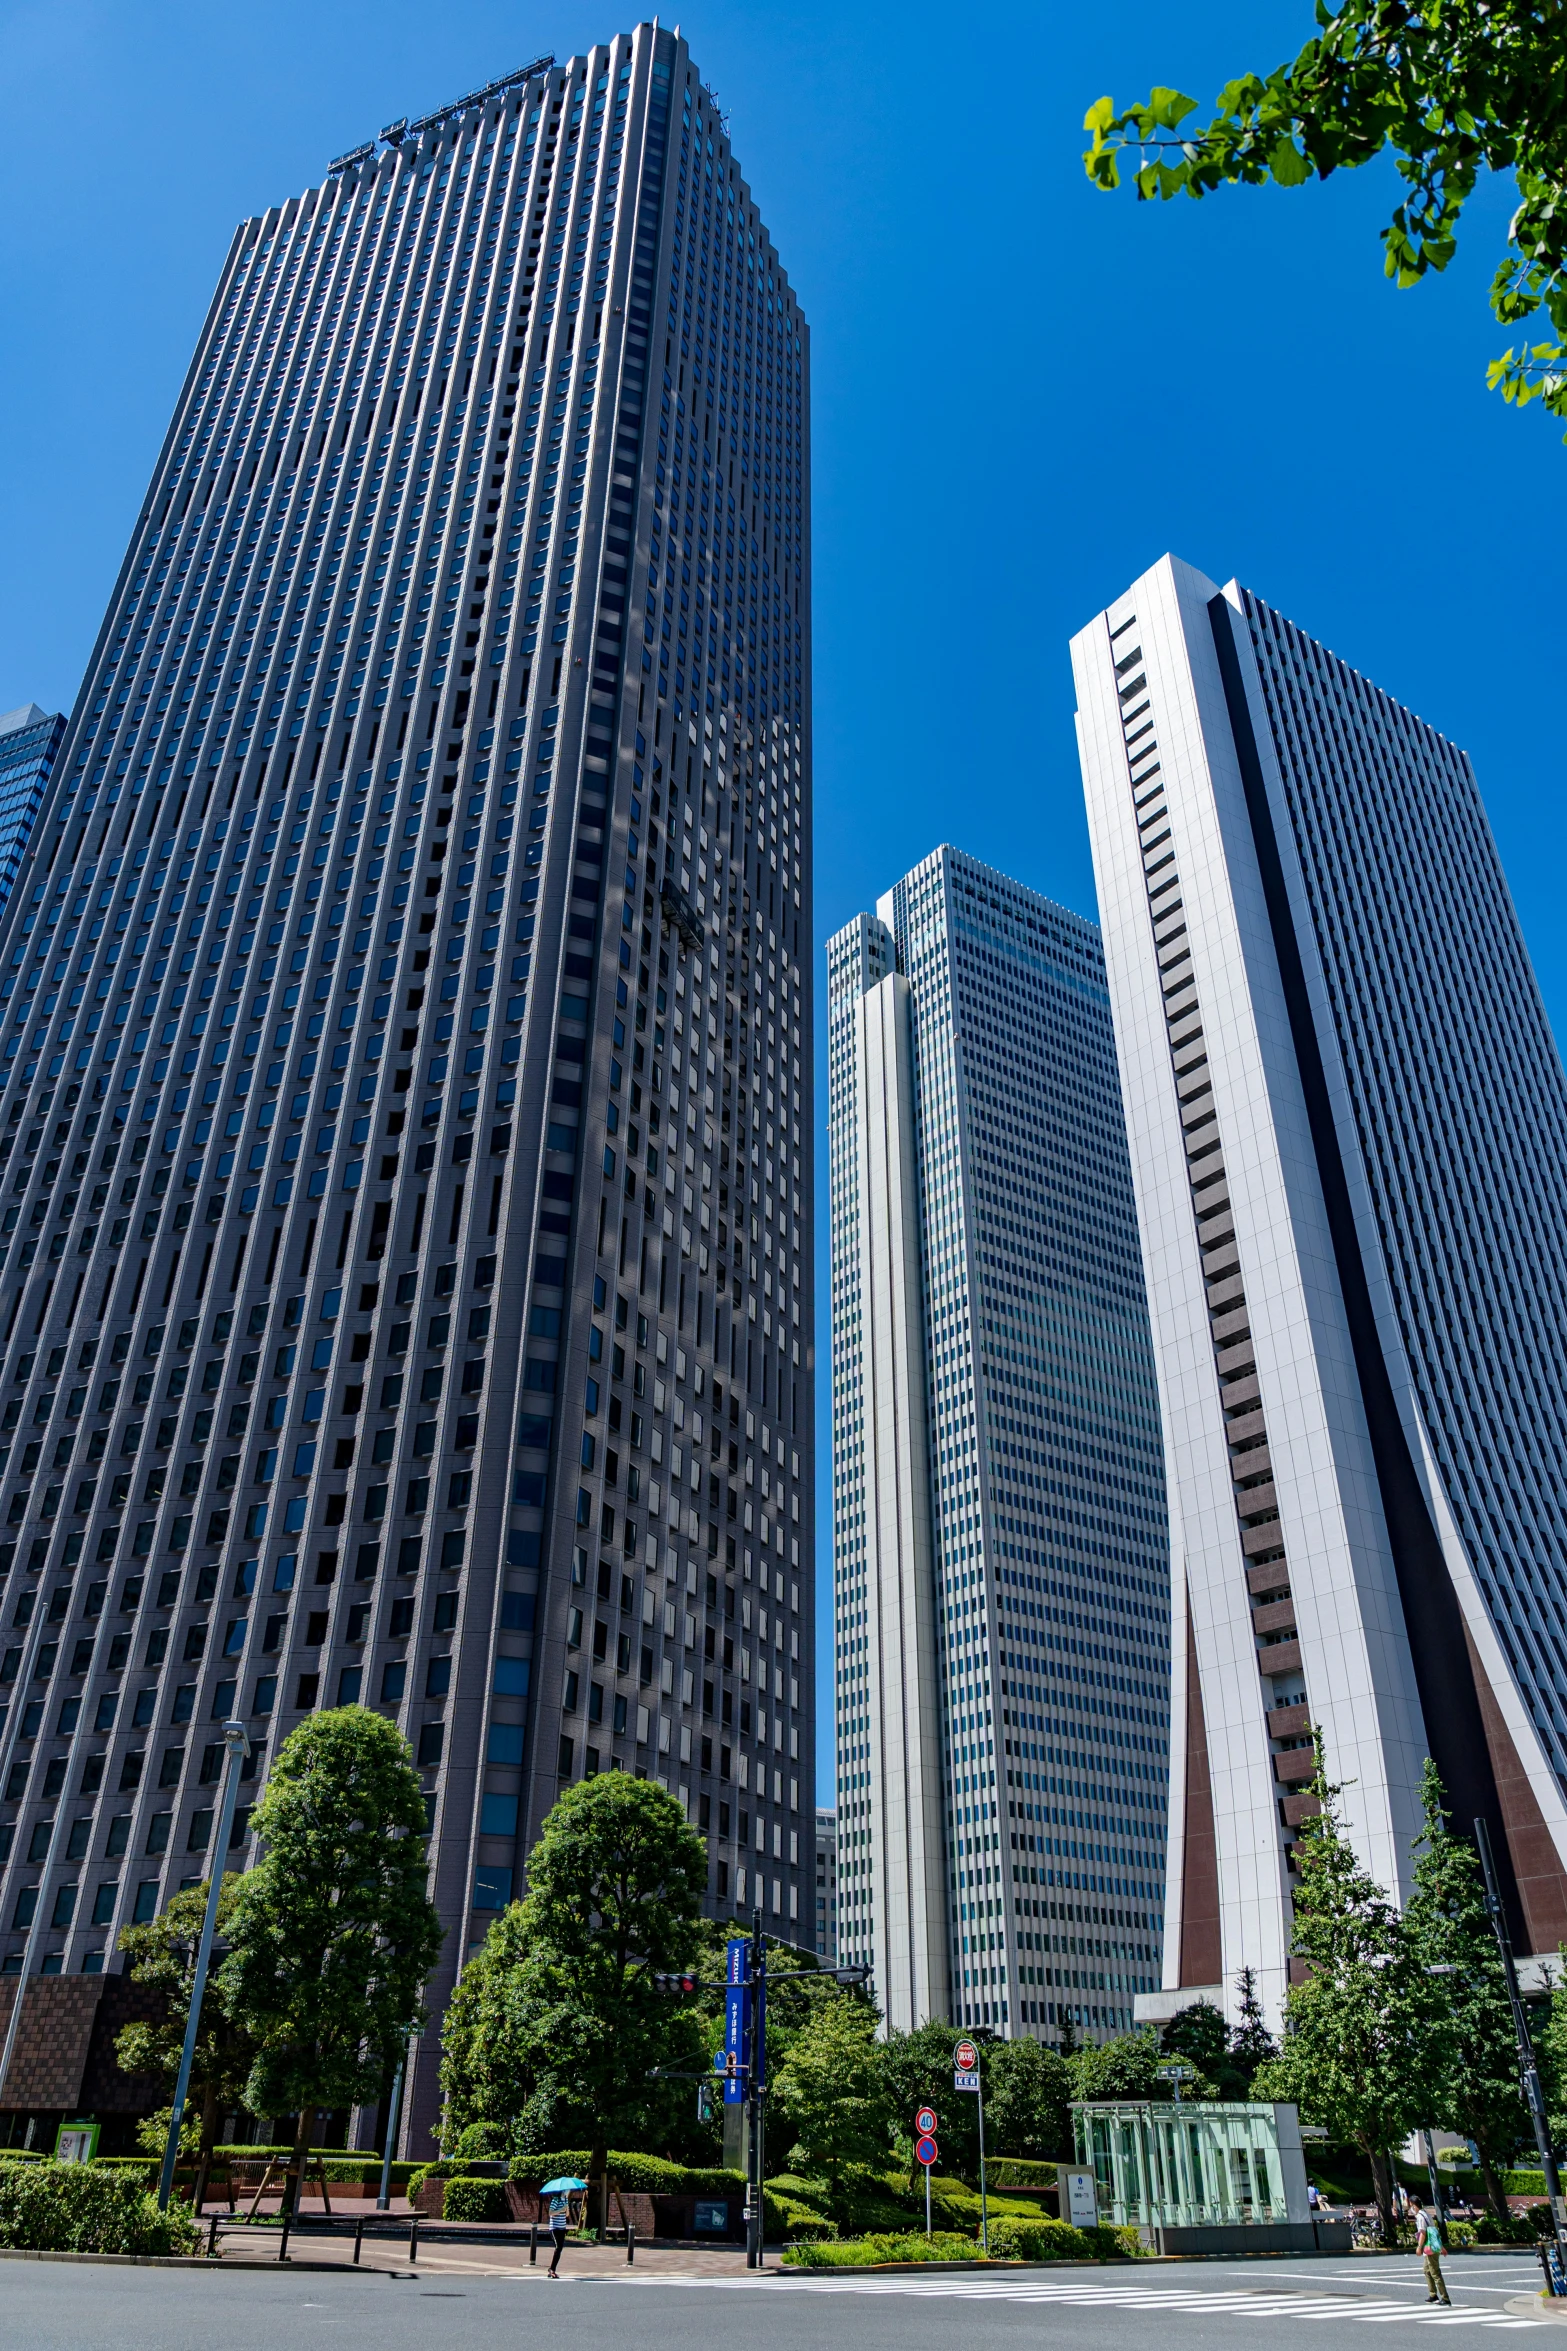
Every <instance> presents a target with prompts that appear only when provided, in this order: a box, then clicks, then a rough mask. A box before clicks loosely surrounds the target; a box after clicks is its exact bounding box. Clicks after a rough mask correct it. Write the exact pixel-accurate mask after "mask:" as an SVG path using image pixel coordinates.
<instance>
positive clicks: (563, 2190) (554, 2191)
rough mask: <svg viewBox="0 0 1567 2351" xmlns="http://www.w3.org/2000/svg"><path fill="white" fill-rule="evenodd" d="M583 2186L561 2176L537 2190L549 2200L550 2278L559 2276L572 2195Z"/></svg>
mask: <svg viewBox="0 0 1567 2351" xmlns="http://www.w3.org/2000/svg"><path fill="white" fill-rule="evenodd" d="M585 2184H586V2183H585V2182H584V2181H582V2180H579V2179H577V2178H575V2177H574V2176H572V2177H568V2176H565V2175H563V2176H562V2177H561V2178H560V2179H558V2180H546V2181H545V2183H544V2185H543V2187H542V2188H541V2189H540V2190H539V2194H540V2195H541V2196H547V2197H548V2199H549V2224H550V2235H551V2237H552V2238H553V2239H554V2243H555V2251H554V2255H553V2257H552V2259H551V2261H550V2270H549V2274H550V2276H551V2277H558V2276H559V2274H560V2257H561V2255H562V2253H563V2252H564V2251H565V2249H566V2231H567V2230H568V2229H569V2228H570V2226H571V2199H572V2194H573V2192H574V2191H575V2190H576V2189H579V2188H581V2187H583V2186H585Z"/></svg>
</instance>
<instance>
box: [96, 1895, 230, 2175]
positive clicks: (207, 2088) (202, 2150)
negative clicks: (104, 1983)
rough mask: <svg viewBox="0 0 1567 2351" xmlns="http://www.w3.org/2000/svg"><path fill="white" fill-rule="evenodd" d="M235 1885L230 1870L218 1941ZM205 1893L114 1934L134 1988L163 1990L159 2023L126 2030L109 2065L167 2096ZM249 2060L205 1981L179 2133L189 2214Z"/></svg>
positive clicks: (219, 1994)
mask: <svg viewBox="0 0 1567 2351" xmlns="http://www.w3.org/2000/svg"><path fill="white" fill-rule="evenodd" d="M239 1885H240V1877H239V1872H238V1871H236V1870H230V1871H228V1872H227V1873H226V1874H225V1876H224V1879H223V1884H222V1886H221V1888H220V1890H219V1893H218V1919H217V1939H218V1941H219V1942H220V1943H222V1942H224V1941H226V1940H227V1937H228V1932H229V1928H230V1926H231V1924H232V1922H233V1917H234V1902H235V1897H236V1896H237V1894H238V1892H239ZM207 1892H208V1888H207V1886H206V1885H205V1884H202V1885H199V1886H187V1887H186V1888H185V1889H184V1890H183V1892H181V1893H178V1894H172V1895H170V1897H169V1899H168V1901H167V1902H166V1903H165V1904H164V1906H163V1908H162V1910H161V1911H160V1912H159V1913H158V1916H157V1917H156V1918H154V1919H149V1920H148V1921H147V1923H146V1924H145V1925H144V1926H126V1927H121V1929H120V1936H119V1948H120V1949H121V1951H123V1952H124V1954H125V1956H126V1958H127V1959H128V1960H129V1961H130V1971H129V1972H130V1978H131V1981H132V1983H134V1984H146V1985H149V1986H150V1987H151V1988H152V1989H154V1990H155V1991H159V1992H161V1993H162V1994H163V1997H164V2000H165V2002H166V2006H165V2008H164V2012H163V2015H162V2016H161V2018H158V2019H156V2020H150V2021H145V2022H138V2023H136V2024H128V2025H127V2026H126V2027H125V2028H124V2030H123V2031H122V2032H121V2033H120V2034H119V2035H118V2037H117V2038H116V2040H115V2044H114V2054H115V2059H116V2062H117V2063H118V2064H119V2066H120V2068H121V2070H122V2071H123V2072H125V2073H139V2074H152V2075H154V2076H155V2077H156V2078H157V2079H158V2080H160V2081H162V2082H164V2083H166V2084H167V2086H168V2088H169V2090H170V2092H171V2093H172V2091H173V2088H174V2084H175V2082H176V2080H177V2079H178V2076H179V2070H180V2054H181V2051H182V2050H183V2048H184V2046H185V2028H186V2025H187V2023H188V2022H189V2019H190V1980H191V1970H192V1968H193V1967H194V1965H195V1960H196V1946H197V1944H198V1943H199V1942H200V1940H201V1929H202V1922H203V1920H204V1919H205V1917H206V1914H207ZM255 2056H256V2049H255V2043H254V2042H253V2041H252V2040H251V2038H250V2036H249V2034H248V2033H246V2032H244V2031H242V2030H241V2028H240V2027H239V2026H238V2025H237V2024H236V2023H235V2021H234V2019H233V2018H232V2017H231V2016H230V2014H229V2012H228V2006H227V2003H226V2001H225V1999H224V1997H223V1989H222V1986H221V1985H220V1984H219V1983H218V1981H217V1980H216V1978H215V1977H212V1976H209V1978H208V1982H207V1990H206V1996H205V1998H204V1999H203V2001H202V2004H201V2023H200V2026H199V2027H198V2029H197V2034H196V2050H195V2056H194V2058H193V2060H192V2063H191V2073H190V2090H189V2093H188V2097H187V2101H186V2107H185V2118H184V2127H183V2128H182V2130H181V2132H180V2144H181V2147H182V2149H183V2148H184V2147H185V2146H186V2145H187V2142H189V2141H191V2140H193V2143H194V2147H195V2150H196V2154H197V2173H196V2196H195V2209H196V2210H197V2211H198V2212H199V2211H200V2210H201V2207H202V2203H203V2200H204V2198H205V2196H206V2192H207V2175H208V2173H209V2172H210V2170H211V2168H212V2149H213V2145H214V2143H215V2141H216V2139H217V2135H218V2125H219V2123H220V2122H221V2120H222V2118H223V2116H224V2115H225V2114H226V2113H227V2112H228V2111H229V2109H230V2108H231V2107H234V2106H237V2105H239V2104H240V2103H241V2102H242V2100H243V2098H244V2094H245V2084H246V2083H247V2081H248V2080H249V2078H250V2069H251V2066H252V2065H253V2064H254V2063H255ZM169 2111H170V2110H169V2109H167V2108H166V2109H165V2110H164V2113H163V2119H162V2129H161V2133H160V2135H159V2137H158V2141H157V2145H156V2147H155V2149H154V2150H152V2151H153V2152H155V2153H157V2154H159V2155H161V2154H162V2152H163V2147H164V2143H165V2141H166V2140H167V2137H168V2129H169Z"/></svg>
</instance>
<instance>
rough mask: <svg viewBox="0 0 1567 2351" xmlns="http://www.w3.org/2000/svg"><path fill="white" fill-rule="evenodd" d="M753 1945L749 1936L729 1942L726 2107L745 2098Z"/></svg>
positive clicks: (737, 1936) (725, 2067)
mask: <svg viewBox="0 0 1567 2351" xmlns="http://www.w3.org/2000/svg"><path fill="white" fill-rule="evenodd" d="M750 1950H751V1943H750V1938H749V1936H747V1935H735V1936H732V1937H731V1938H730V1942H729V1964H728V1966H727V1968H726V1970H725V1979H726V1984H727V1989H726V1990H725V1993H724V2104H725V2105H726V2106H738V2105H740V2104H741V2103H742V2102H743V2100H744V2098H745V2074H744V2071H743V2068H744V2065H745V2037H746V2026H747V2024H748V2022H749V2020H750V2008H751V1994H750V1990H749V1987H748V1986H747V1983H746V1974H747V1969H748V1961H749V1956H750Z"/></svg>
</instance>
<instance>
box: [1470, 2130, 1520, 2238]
mask: <svg viewBox="0 0 1567 2351" xmlns="http://www.w3.org/2000/svg"><path fill="white" fill-rule="evenodd" d="M1475 2152H1476V2153H1477V2154H1478V2156H1479V2158H1480V2177H1481V2179H1482V2181H1483V2182H1484V2183H1485V2200H1486V2202H1487V2204H1489V2206H1490V2207H1491V2212H1492V2215H1493V2217H1494V2218H1495V2219H1497V2220H1500V2221H1503V2222H1505V2221H1507V2220H1510V2219H1511V2217H1512V2207H1511V2206H1510V2205H1509V2203H1508V2201H1507V2190H1506V2189H1505V2188H1504V2187H1503V2185H1502V2183H1501V2181H1500V2179H1499V2178H1498V2177H1497V2175H1496V2172H1495V2171H1494V2170H1493V2168H1492V2164H1491V2158H1490V2156H1489V2155H1488V2154H1487V2153H1486V2151H1485V2149H1484V2148H1483V2147H1477V2148H1476V2150H1475Z"/></svg>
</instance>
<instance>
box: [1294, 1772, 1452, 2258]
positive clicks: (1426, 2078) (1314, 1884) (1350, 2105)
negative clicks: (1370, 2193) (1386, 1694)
mask: <svg viewBox="0 0 1567 2351" xmlns="http://www.w3.org/2000/svg"><path fill="white" fill-rule="evenodd" d="M1309 1787H1310V1793H1311V1794H1313V1795H1314V1796H1315V1797H1316V1798H1317V1802H1318V1806H1319V1809H1318V1811H1317V1812H1316V1813H1315V1814H1313V1815H1312V1816H1310V1817H1309V1818H1308V1819H1306V1820H1304V1821H1302V1823H1301V1825H1300V1829H1299V1831H1298V1832H1297V1835H1296V1840H1295V1855H1296V1860H1297V1863H1298V1865H1299V1870H1300V1883H1299V1886H1298V1888H1297V1891H1296V1895H1295V1951H1296V1954H1297V1956H1298V1957H1300V1958H1301V1959H1303V1960H1304V1961H1305V1963H1306V1973H1305V1976H1304V1979H1303V1981H1301V1982H1300V1983H1298V1984H1292V1985H1291V1986H1290V1988H1289V1991H1288V1993H1287V1994H1286V1996H1285V2003H1284V2042H1283V2046H1282V2048H1281V2049H1280V2051H1279V2054H1278V2056H1277V2057H1276V2058H1274V2059H1273V2060H1272V2061H1271V2062H1270V2063H1268V2064H1265V2065H1262V2066H1259V2067H1258V2069H1257V2072H1256V2075H1255V2077H1254V2079H1253V2083H1252V2094H1253V2096H1254V2097H1257V2098H1264V2099H1269V2098H1276V2099H1292V2100H1293V2101H1294V2102H1295V2104H1296V2105H1297V2106H1298V2107H1299V2108H1300V2110H1301V2115H1302V2118H1303V2119H1304V2120H1305V2121H1308V2122H1315V2123H1322V2124H1324V2125H1325V2126H1326V2128H1327V2131H1328V2134H1329V2136H1330V2138H1332V2139H1335V2140H1337V2141H1338V2142H1339V2143H1340V2144H1341V2145H1348V2146H1353V2147H1356V2148H1358V2149H1359V2150H1360V2152H1361V2153H1362V2154H1363V2155H1364V2156H1365V2158H1366V2160H1367V2162H1368V2164H1369V2166H1370V2169H1371V2175H1372V2180H1373V2183H1374V2186H1375V2189H1376V2197H1377V2206H1378V2210H1379V2212H1380V2214H1381V2220H1382V2230H1383V2235H1384V2238H1385V2239H1386V2241H1387V2242H1389V2243H1391V2241H1392V2232H1393V2208H1392V2172H1391V2168H1390V2166H1389V2163H1388V2150H1389V2149H1390V2148H1395V2147H1398V2146H1401V2145H1402V2144H1403V2142H1404V2140H1405V2139H1406V2138H1407V2137H1408V2136H1409V2134H1410V2132H1411V2131H1412V2130H1416V2129H1419V2128H1420V2127H1421V2126H1423V2125H1424V2124H1427V2123H1430V2122H1432V2121H1433V2120H1435V2118H1436V2113H1437V2106H1438V2100H1439V2096H1440V2086H1441V2083H1442V2081H1443V2079H1444V2078H1445V2072H1446V2064H1447V2059H1446V2050H1445V2038H1446V2035H1447V2032H1448V2023H1447V2013H1446V2004H1447V1994H1446V1992H1445V1989H1444V1988H1443V1979H1441V1978H1439V1977H1432V1976H1428V1975H1427V1974H1426V1972H1425V1967H1424V1962H1423V1959H1422V1954H1421V1949H1420V1944H1419V1940H1418V1938H1417V1937H1416V1935H1415V1934H1414V1933H1413V1932H1412V1931H1411V1929H1410V1928H1409V1926H1408V1924H1407V1922H1406V1921H1405V1919H1404V1918H1402V1917H1401V1916H1400V1914H1399V1911H1398V1908H1397V1906H1396V1904H1394V1903H1393V1902H1392V1901H1390V1900H1389V1898H1388V1896H1387V1895H1386V1894H1385V1893H1384V1892H1383V1890H1382V1888H1381V1887H1380V1886H1379V1885H1377V1883H1376V1882H1375V1880H1374V1879H1373V1878H1371V1877H1370V1876H1369V1875H1368V1874H1367V1872H1366V1871H1365V1870H1364V1869H1362V1867H1361V1865H1360V1863H1359V1861H1358V1860H1357V1858H1356V1855H1355V1851H1354V1848H1353V1846H1352V1845H1351V1844H1350V1842H1349V1839H1348V1838H1347V1836H1346V1835H1345V1834H1344V1829H1343V1824H1342V1821H1341V1819H1340V1817H1339V1796H1340V1793H1341V1791H1340V1790H1339V1789H1338V1788H1336V1787H1334V1786H1332V1785H1330V1783H1329V1781H1328V1778H1327V1774H1326V1771H1325V1769H1324V1767H1323V1761H1322V1752H1321V1747H1320V1744H1319V1746H1318V1750H1317V1769H1316V1774H1315V1777H1314V1778H1313V1779H1312V1780H1311V1782H1310V1783H1309Z"/></svg>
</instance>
